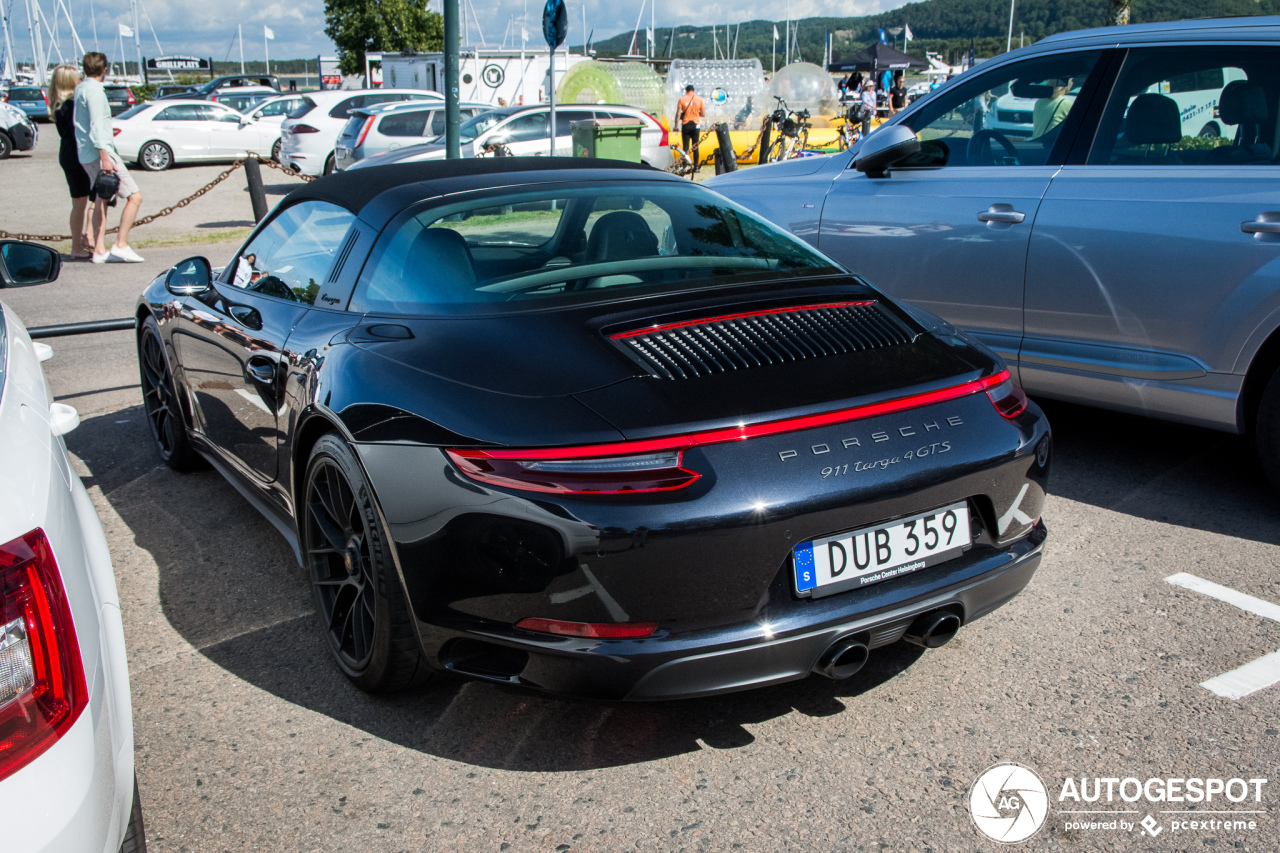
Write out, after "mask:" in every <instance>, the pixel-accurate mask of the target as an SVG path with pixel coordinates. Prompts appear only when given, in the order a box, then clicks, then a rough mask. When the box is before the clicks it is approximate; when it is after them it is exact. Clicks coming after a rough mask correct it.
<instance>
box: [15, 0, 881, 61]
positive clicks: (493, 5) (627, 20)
mask: <svg viewBox="0 0 1280 853" xmlns="http://www.w3.org/2000/svg"><path fill="white" fill-rule="evenodd" d="M10 2H11V0H0V4H3V5H4V6H6V7H9V3H10ZM34 2H38V3H39V4H40V6H41V8H42V9H43V10H44V14H45V16H46V17H47V18H48V20H49V23H50V25H51V26H54V28H55V29H56V30H57V31H58V32H59V33H60V37H59V42H60V45H61V48H62V51H63V53H64V55H66V56H67V57H68V58H70V56H71V54H72V53H73V52H74V49H73V48H72V47H71V38H70V35H69V30H68V27H67V25H66V22H65V20H64V19H63V17H62V15H61V13H56V14H55V9H57V8H58V5H57V0H34ZM63 2H64V3H65V4H66V6H67V8H68V9H69V11H70V15H71V19H72V21H73V22H74V23H75V26H76V29H77V31H78V32H79V35H80V39H81V41H82V42H83V43H84V44H85V46H86V49H89V50H91V49H93V42H94V25H95V24H96V26H97V38H98V46H99V48H100V49H102V50H103V51H104V52H105V53H107V54H109V55H112V56H113V58H114V53H115V52H116V51H115V50H114V48H113V46H114V45H115V44H116V43H117V42H116V32H117V27H118V25H119V24H121V23H124V24H126V25H131V24H132V20H131V13H130V5H129V0H63ZM140 2H141V8H142V9H143V10H145V14H142V13H140V19H141V22H142V26H141V36H142V52H143V55H145V56H154V55H156V53H157V52H158V51H157V50H156V41H155V38H153V36H152V32H151V26H154V28H155V33H156V35H157V36H158V37H159V40H160V44H161V45H162V46H163V47H164V50H165V52H166V53H191V54H195V55H197V56H212V57H213V58H214V59H215V60H221V59H224V58H228V51H230V57H229V58H231V59H237V58H238V57H239V51H238V49H237V48H236V47H234V46H233V39H234V37H235V32H236V25H237V24H240V25H243V28H244V37H245V45H244V55H245V58H246V59H251V60H261V59H262V56H263V31H262V28H263V26H264V25H266V26H269V27H270V28H271V29H272V30H273V31H274V33H275V40H274V41H272V42H271V45H270V50H271V56H272V57H275V58H279V59H292V58H297V57H311V56H317V55H320V54H330V53H332V52H333V44H332V43H331V42H330V41H329V39H328V38H326V37H325V35H324V0H290V2H279V1H278V0H266V2H264V0H212V2H211V0H140ZM460 2H461V3H462V4H463V7H464V8H466V6H467V3H468V0H460ZM567 2H568V9H569V22H570V29H569V40H570V42H574V43H581V41H582V36H583V33H582V12H583V7H584V5H585V7H586V14H587V28H588V30H592V29H593V30H595V37H596V39H597V40H599V39H602V38H607V37H608V36H611V35H614V34H616V33H619V32H622V31H624V30H630V29H631V28H632V26H633V25H634V24H635V20H636V15H637V14H639V13H640V0H623V2H618V0H567ZM652 2H656V4H657V5H656V8H655V11H654V16H653V17H654V22H655V24H656V25H657V27H658V29H665V28H666V27H669V26H671V25H672V24H676V25H680V24H699V25H701V24H711V23H712V22H715V23H720V22H723V21H726V20H727V21H733V22H737V21H750V20H756V19H758V18H760V17H761V13H762V9H763V8H764V7H761V6H760V4H759V3H754V2H746V0H717V2H711V3H701V4H690V3H688V2H677V0H652ZM904 2H905V0H782V2H775V3H771V4H769V5H768V7H767V8H768V9H769V10H771V13H772V14H777V15H779V16H781V17H780V19H784V18H785V17H786V15H787V9H788V6H789V7H790V12H791V17H793V18H804V17H809V16H813V15H849V16H852V15H867V14H873V13H875V12H881V11H884V10H885V9H892V8H895V7H897V6H901V5H903V3H904ZM470 5H471V6H472V7H474V11H475V14H474V17H472V16H470V15H468V19H469V20H470V21H475V20H478V21H479V22H480V31H481V32H482V33H483V35H484V38H485V40H486V41H487V42H489V43H490V44H494V45H496V44H499V43H501V42H502V40H503V37H504V34H507V33H508V32H512V33H514V35H509V36H508V37H509V38H511V39H512V40H511V41H509V42H508V43H509V44H510V45H512V46H516V47H518V46H519V32H520V24H519V22H520V18H521V16H522V15H524V16H526V19H527V20H528V22H529V36H530V42H531V43H532V42H533V41H535V40H537V39H538V38H539V34H538V28H539V25H540V24H539V22H540V21H541V15H542V3H541V2H539V0H470ZM25 6H26V0H16V2H13V4H12V6H11V7H9V8H11V9H12V14H13V19H12V20H11V21H10V25H11V29H12V39H13V43H14V45H13V46H14V53H15V54H16V55H17V56H18V57H20V58H25V57H29V56H30V55H31V40H30V36H29V35H28V29H27V14H26V9H25ZM430 8H432V9H434V10H436V11H440V8H441V0H430ZM693 8H696V12H695V11H692V9H693ZM649 15H650V13H649V7H648V6H647V5H646V6H645V7H644V12H643V21H642V23H641V28H642V29H643V28H644V27H645V26H647V24H648V21H649ZM55 18H56V21H55ZM148 18H149V19H150V25H151V26H149V25H148ZM513 24H514V26H513ZM512 26H513V29H512V30H510V31H509V29H508V28H509V27H512ZM471 36H472V40H473V41H474V40H477V36H476V25H475V24H474V23H472V25H471ZM45 42H46V45H47V44H48V38H47V37H46V39H45ZM125 51H126V53H127V54H128V55H130V56H132V55H133V47H132V46H131V45H126V47H125ZM52 56H53V58H54V59H56V58H57V55H56V53H55V54H52Z"/></svg>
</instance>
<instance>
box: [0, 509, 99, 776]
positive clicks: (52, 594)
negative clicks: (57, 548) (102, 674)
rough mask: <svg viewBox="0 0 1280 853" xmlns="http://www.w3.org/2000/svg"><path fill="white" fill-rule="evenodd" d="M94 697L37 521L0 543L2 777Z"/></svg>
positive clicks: (60, 730) (59, 578)
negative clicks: (26, 531)
mask: <svg viewBox="0 0 1280 853" xmlns="http://www.w3.org/2000/svg"><path fill="white" fill-rule="evenodd" d="M88 701H89V692H88V690H87V688H86V685H85V678H84V666H83V665H82V663H81V660H80V644H79V643H78V642H77V641H76V631H75V625H74V624H73V622H72V619H71V607H70V605H69V604H68V602H67V596H66V592H65V590H64V589H63V586H62V576H61V574H60V573H59V572H58V565H57V563H56V562H54V559H53V551H52V550H51V549H50V547H49V541H48V539H46V538H45V535H44V531H43V530H40V529H39V528H37V529H35V530H33V531H31V532H30V533H28V534H26V535H25V536H21V537H19V538H17V539H14V540H13V541H12V542H8V543H6V544H4V545H0V779H3V778H6V777H8V776H10V775H12V774H13V773H15V772H16V771H17V770H19V769H21V768H22V767H25V766H26V765H27V764H29V763H30V762H31V761H32V760H34V759H35V758H36V757H37V756H39V755H40V754H42V753H43V752H44V751H45V750H47V749H48V748H49V747H51V746H53V744H54V743H56V742H57V741H58V739H59V738H60V737H62V736H63V735H64V734H66V732H67V730H68V729H70V728H71V725H72V724H73V723H74V722H75V721H76V719H77V718H79V716H80V712H81V711H83V710H84V709H85V706H86V705H87V704H88Z"/></svg>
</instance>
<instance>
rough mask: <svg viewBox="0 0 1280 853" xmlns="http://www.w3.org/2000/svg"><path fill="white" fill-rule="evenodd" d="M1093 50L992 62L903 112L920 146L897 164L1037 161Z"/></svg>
mask: <svg viewBox="0 0 1280 853" xmlns="http://www.w3.org/2000/svg"><path fill="white" fill-rule="evenodd" d="M1100 55H1101V54H1100V52H1099V51H1096V50H1094V51H1085V52H1080V53H1066V54H1057V55H1054V56H1045V57H1039V58H1037V59H1028V60H1025V61H1023V62H1015V63H1013V64H1011V65H1008V66H1005V67H1003V68H998V69H996V70H994V71H991V72H989V73H987V74H983V75H980V76H978V77H975V78H974V79H973V80H970V81H968V82H967V83H962V84H960V85H957V86H956V87H955V88H954V89H952V90H951V91H948V92H945V93H943V94H941V95H939V96H938V97H937V98H935V99H934V100H933V101H932V102H931V103H929V104H927V105H925V106H924V107H923V108H922V109H921V110H920V112H918V113H916V114H915V115H913V116H912V117H911V118H909V119H907V121H906V122H905V125H906V126H907V127H909V128H911V129H912V130H913V131H915V134H916V137H917V138H919V140H920V151H919V152H917V153H916V154H914V155H912V156H911V157H909V158H907V159H906V160H904V161H903V162H902V165H903V166H919V167H933V168H936V167H939V166H1043V165H1045V164H1046V163H1048V162H1050V156H1051V155H1052V153H1053V149H1054V147H1055V145H1056V144H1057V142H1058V137H1059V134H1060V133H1061V131H1062V128H1063V125H1064V123H1065V122H1066V119H1067V116H1068V115H1070V114H1071V113H1072V112H1074V111H1076V110H1077V109H1083V107H1077V105H1076V96H1077V95H1078V94H1079V92H1080V90H1081V88H1082V87H1083V86H1084V83H1085V80H1086V78H1088V76H1089V74H1090V73H1091V72H1092V71H1093V69H1094V66H1095V65H1097V62H1098V57H1099V56H1100Z"/></svg>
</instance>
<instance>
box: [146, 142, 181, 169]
mask: <svg viewBox="0 0 1280 853" xmlns="http://www.w3.org/2000/svg"><path fill="white" fill-rule="evenodd" d="M138 165H139V166H141V167H142V168H143V169H145V170H146V171H148V172H163V171H164V170H165V169H167V168H169V167H170V166H172V165H173V151H172V150H171V149H170V148H169V146H168V145H165V144H164V143H163V142H161V141H159V140H156V139H153V140H152V141H150V142H148V143H147V144H146V145H143V146H142V147H141V148H139V149H138Z"/></svg>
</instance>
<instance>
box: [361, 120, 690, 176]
mask: <svg viewBox="0 0 1280 853" xmlns="http://www.w3.org/2000/svg"><path fill="white" fill-rule="evenodd" d="M550 112H551V111H550V108H549V107H548V106H547V105H546V104H535V105H533V106H523V107H501V108H499V109H496V110H490V111H489V112H487V113H481V114H480V115H478V116H476V117H475V118H473V119H471V120H470V121H465V122H463V123H462V126H461V127H460V128H459V140H460V142H461V148H462V151H461V153H462V156H463V157H487V156H493V155H494V154H496V153H498V152H502V153H508V154H511V155H512V156H515V157H528V156H546V155H549V154H550V153H551V117H550ZM593 119H632V120H634V121H638V122H640V124H641V125H643V127H642V128H641V130H640V160H641V162H643V163H646V164H648V165H650V166H653V167H654V168H656V169H665V168H667V167H668V166H670V165H671V149H670V148H669V147H668V144H669V143H670V141H671V140H670V135H669V133H668V131H667V129H666V128H665V127H663V126H662V125H661V124H659V123H658V120H657V119H655V118H654V117H653V116H651V115H649V114H648V113H646V112H645V111H644V110H641V109H637V108H636V107H628V106H622V105H619V104H567V105H565V106H563V107H559V106H557V107H556V146H555V150H556V155H557V156H562V157H568V156H571V155H572V153H573V135H572V130H571V125H572V124H573V122H577V121H591V120H593ZM444 158H445V140H444V137H443V136H441V137H438V138H436V139H434V140H432V141H431V142H427V143H423V144H421V145H409V146H405V147H404V148H399V149H397V150H395V151H388V152H386V153H384V154H379V155H378V156H376V157H366V158H365V159H363V160H358V161H356V162H355V163H353V164H352V165H350V166H348V167H347V168H348V169H359V168H362V167H364V166H384V165H387V164H389V163H412V162H416V161H419V160H443V159H444Z"/></svg>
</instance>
